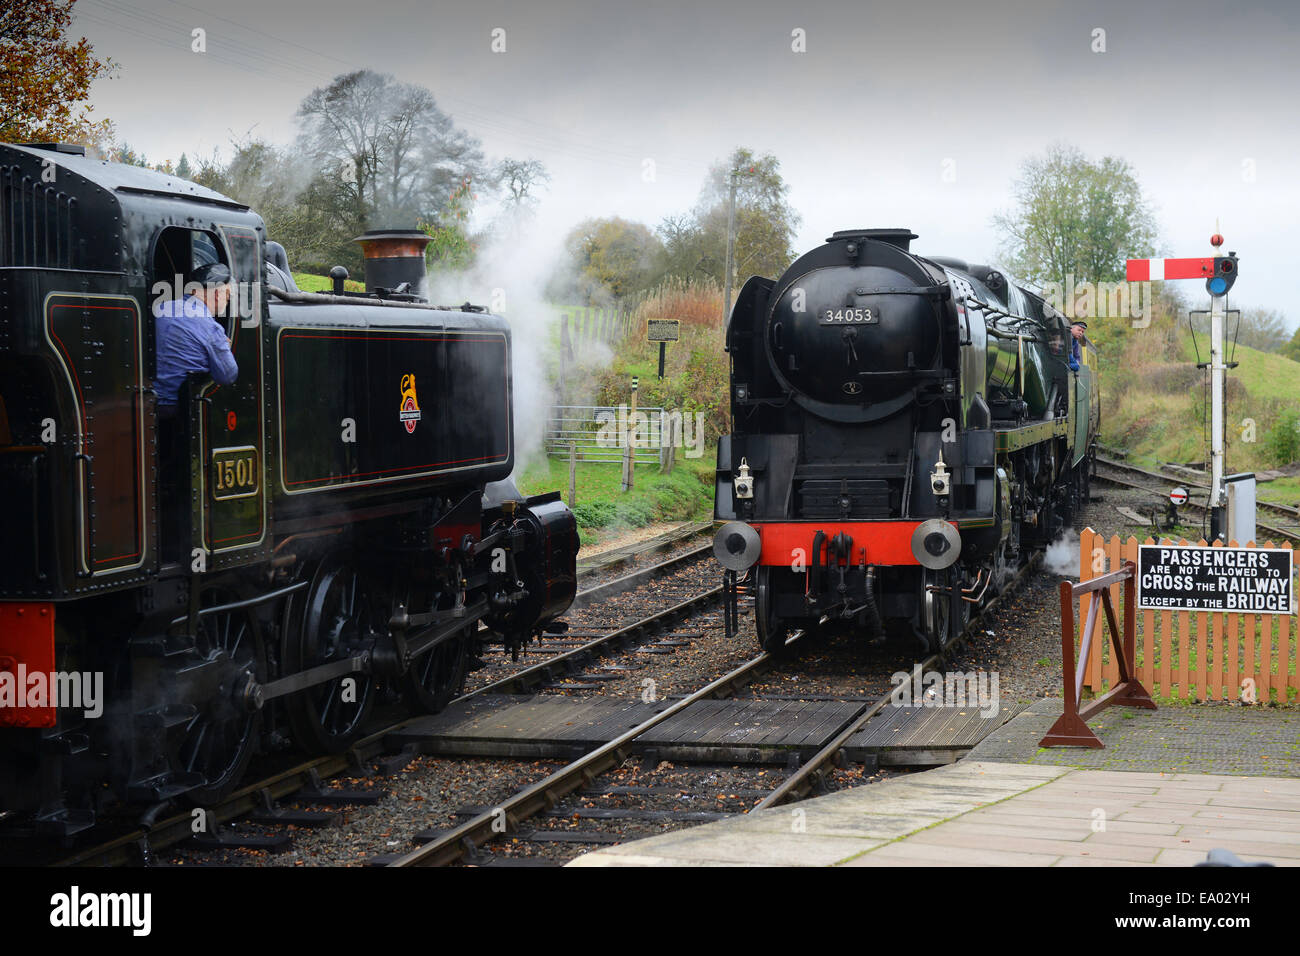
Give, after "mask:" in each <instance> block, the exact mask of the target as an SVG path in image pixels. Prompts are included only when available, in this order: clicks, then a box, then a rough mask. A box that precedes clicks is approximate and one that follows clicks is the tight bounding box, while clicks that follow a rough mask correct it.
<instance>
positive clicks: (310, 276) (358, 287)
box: [293, 272, 366, 292]
mask: <svg viewBox="0 0 1300 956" xmlns="http://www.w3.org/2000/svg"><path fill="white" fill-rule="evenodd" d="M293 281H294V282H296V283H298V288H299V289H301V290H302V291H303V292H332V291H333V290H334V280H333V279H331V278H330V277H329V276H318V275H315V274H314V273H311V272H295V273H294V274H293ZM343 288H344V289H346V290H347V291H348V292H365V291H366V284H365V283H364V282H358V281H357V280H356V279H344V280H343Z"/></svg>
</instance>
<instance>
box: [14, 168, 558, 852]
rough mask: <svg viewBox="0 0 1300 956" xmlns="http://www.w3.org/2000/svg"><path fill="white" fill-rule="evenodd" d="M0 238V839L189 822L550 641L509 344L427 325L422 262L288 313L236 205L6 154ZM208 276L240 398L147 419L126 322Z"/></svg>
mask: <svg viewBox="0 0 1300 956" xmlns="http://www.w3.org/2000/svg"><path fill="white" fill-rule="evenodd" d="M0 230H2V231H0V500H2V501H3V503H4V517H3V519H0V528H2V529H3V530H2V531H0V535H2V538H3V541H2V542H0V810H3V811H6V812H8V813H9V814H10V815H12V816H15V817H17V818H20V819H23V820H27V821H29V822H30V824H31V826H32V828H33V829H34V830H36V831H38V832H43V833H50V834H55V835H59V836H65V837H66V836H68V835H71V834H73V833H76V832H77V831H79V830H82V829H85V828H86V827H89V826H91V825H92V824H93V823H94V821H95V819H96V813H97V812H102V810H103V807H104V806H105V805H106V804H108V803H119V802H122V801H127V802H139V803H147V804H155V805H156V804H159V803H161V802H163V801H169V800H172V799H175V798H183V799H186V800H190V801H193V802H196V803H199V804H203V803H206V802H209V801H214V800H217V799H219V798H221V797H222V796H223V795H224V794H226V793H228V792H229V791H230V790H231V789H232V788H233V787H234V786H235V785H236V784H237V783H238V781H239V779H240V777H241V775H242V773H243V772H244V770H245V768H246V765H247V764H248V761H249V760H250V758H251V757H252V756H253V755H254V754H255V753H257V752H259V751H266V750H273V749H280V748H285V747H288V746H290V745H291V744H295V743H296V744H297V745H298V746H300V747H302V748H305V749H307V750H309V751H315V752H340V751H343V750H344V749H346V748H347V747H349V746H350V745H351V744H352V743H353V742H354V741H355V740H356V739H357V738H358V736H359V735H360V734H361V733H362V730H363V728H364V727H365V725H366V718H367V715H368V714H369V713H370V712H371V710H372V708H373V707H374V705H375V704H376V703H377V702H379V701H381V700H382V701H384V702H387V703H398V702H401V701H404V702H405V705H406V706H407V707H409V708H412V709H417V710H423V711H436V710H438V709H440V708H442V707H444V706H445V705H446V704H447V702H448V701H449V700H450V699H451V698H452V697H453V696H455V695H456V694H457V693H458V692H459V690H460V688H461V687H462V685H463V681H464V677H465V673H466V669H467V667H468V666H471V664H472V663H473V662H474V661H475V659H476V654H477V653H478V651H479V644H480V643H481V642H483V641H485V640H488V639H491V640H500V641H501V642H503V643H504V644H505V645H506V646H507V647H508V648H517V647H518V645H519V644H521V643H522V642H525V641H528V640H529V639H531V638H532V637H533V636H535V635H536V634H538V633H540V632H541V631H542V630H543V629H561V628H562V627H563V622H557V621H556V618H557V617H558V616H559V615H560V614H562V613H563V612H564V611H565V610H566V609H567V608H568V606H569V604H570V602H571V600H572V598H573V595H574V591H575V585H576V574H575V562H576V555H577V548H578V539H577V530H576V525H575V522H574V518H573V515H572V514H571V513H570V512H569V510H568V509H567V508H566V507H565V505H564V504H563V502H562V501H560V498H559V494H558V493H553V494H547V495H541V496H536V497H529V498H525V497H523V496H522V495H520V494H519V493H518V491H517V490H516V489H515V487H514V486H513V485H512V484H511V482H510V481H509V476H510V474H511V472H512V470H513V467H514V454H515V446H514V431H513V428H514V425H513V406H512V391H511V389H512V385H511V372H510V369H511V336H510V329H509V326H508V325H507V323H506V321H505V320H504V319H502V318H500V317H498V316H495V315H491V314H488V313H487V312H486V311H485V310H483V309H481V308H477V307H474V306H470V305H468V304H467V305H465V306H461V307H455V308H446V307H438V306H432V305H430V304H429V303H428V301H427V300H426V297H425V295H424V283H425V281H426V280H425V267H424V258H423V253H422V250H423V242H425V241H427V239H425V238H424V237H422V236H421V235H420V234H419V233H405V232H400V231H399V232H395V233H376V234H367V236H365V237H363V240H364V241H363V245H364V247H365V255H366V257H367V269H366V278H367V283H368V284H367V291H366V292H365V293H351V292H345V291H344V284H343V278H344V277H345V275H346V270H344V269H342V268H341V267H336V268H335V270H334V290H333V292H332V293H330V294H316V293H307V292H302V291H300V290H299V289H298V288H297V286H296V285H295V283H294V280H293V279H292V277H291V274H290V273H289V271H288V262H287V260H286V259H285V257H284V255H283V250H282V249H281V248H279V247H278V244H275V243H272V242H268V241H267V238H266V235H265V229H264V226H263V222H262V220H261V218H260V217H259V216H257V215H256V214H255V213H254V212H253V211H252V210H250V209H249V208H247V207H246V206H244V205H242V204H240V203H238V202H234V201H232V200H230V199H228V198H226V197H225V196H222V195H219V194H217V193H215V192H212V191H210V190H207V189H205V188H203V187H200V186H197V185H195V184H193V183H189V182H184V181H181V180H178V179H177V178H175V177H172V176H167V175H163V174H161V173H157V172H154V171H151V170H147V169H142V168H137V167H131V166H122V165H116V164H110V163H104V162H99V161H94V160H91V159H88V158H87V157H86V156H85V155H84V151H82V150H81V149H80V148H77V147H66V146H14V145H0ZM213 261H217V262H221V263H223V264H225V265H227V266H228V267H229V269H230V271H231V273H232V275H233V286H234V290H233V293H232V295H231V302H232V306H231V308H230V309H229V310H228V311H229V312H230V315H229V316H227V317H225V319H224V321H225V327H226V332H227V334H228V336H229V338H230V341H231V348H232V351H233V354H234V357H235V359H236V361H237V362H238V365H239V369H240V372H239V376H238V379H237V381H236V382H235V383H234V384H233V385H229V386H218V385H217V384H215V383H214V382H212V381H211V380H209V379H207V378H206V377H203V376H192V377H191V379H190V380H189V381H187V382H186V383H185V385H184V386H183V388H182V390H181V395H180V400H179V403H178V405H177V406H176V408H177V414H176V415H175V418H174V420H169V418H168V416H166V415H162V414H160V406H159V405H158V402H157V396H156V395H155V394H154V391H153V383H154V378H155V371H156V366H155V361H156V360H155V349H156V342H155V338H154V335H155V332H154V321H153V315H154V312H153V311H152V306H153V303H154V301H155V300H156V299H158V298H159V297H161V296H171V297H177V298H178V297H179V295H180V293H179V290H178V289H177V288H173V286H172V283H173V280H174V279H175V280H176V282H177V284H179V281H180V280H181V278H182V277H184V276H186V275H188V274H189V273H190V272H191V270H193V269H194V268H195V267H197V266H200V265H202V264H204V263H208V262H213Z"/></svg>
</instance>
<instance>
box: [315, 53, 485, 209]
mask: <svg viewBox="0 0 1300 956" xmlns="http://www.w3.org/2000/svg"><path fill="white" fill-rule="evenodd" d="M298 118H299V120H300V121H301V123H302V126H303V132H302V140H301V142H302V146H303V148H304V149H305V151H306V152H307V153H308V154H309V155H310V156H311V157H312V159H313V161H314V162H315V163H316V165H317V167H318V168H319V169H321V170H322V171H324V172H329V173H332V174H333V175H335V176H337V177H338V178H339V179H340V180H341V181H342V183H343V184H344V191H345V192H346V193H347V194H348V195H350V196H351V197H352V201H353V205H354V212H355V216H356V218H357V219H358V221H360V222H362V223H366V224H370V225H380V226H395V225H408V226H409V225H414V224H415V223H416V222H417V221H418V220H422V219H423V220H427V221H432V220H436V219H437V218H438V216H439V213H440V212H441V211H442V209H443V207H444V206H445V205H446V203H447V201H448V200H449V199H450V197H451V194H452V192H453V191H454V190H455V189H456V188H457V186H458V185H460V184H461V183H463V182H464V181H465V180H466V179H467V178H468V179H471V180H473V179H476V178H478V177H479V176H480V174H481V173H482V168H483V153H482V151H481V149H480V147H479V142H478V140H476V139H475V138H474V137H472V136H470V135H469V134H468V133H466V132H465V131H464V130H461V129H459V128H458V127H457V126H456V125H455V124H454V123H453V122H452V120H451V118H450V117H449V116H447V114H445V113H444V112H442V110H440V109H439V108H438V105H437V103H436V102H435V100H434V97H433V94H432V93H431V92H429V90H427V89H425V88H424V87H420V86H415V85H412V84H406V83H398V82H397V81H396V80H395V79H393V77H391V76H389V75H387V74H382V73H376V72H374V71H372V70H357V71H355V72H353V73H346V74H343V75H341V76H338V77H336V78H335V79H334V81H333V82H332V83H330V85H329V86H326V87H320V88H317V89H315V90H312V92H311V93H310V94H308V96H307V98H306V99H304V100H303V101H302V105H301V106H299V108H298Z"/></svg>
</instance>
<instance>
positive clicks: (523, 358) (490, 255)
mask: <svg viewBox="0 0 1300 956" xmlns="http://www.w3.org/2000/svg"><path fill="white" fill-rule="evenodd" d="M503 219H505V217H503ZM562 235H563V234H562V233H561V232H559V231H558V230H548V229H545V228H543V227H542V226H540V225H539V223H538V220H537V219H535V218H532V217H529V216H515V217H512V218H510V219H508V220H505V221H504V222H502V221H500V220H499V221H498V222H497V223H496V224H495V228H493V229H492V230H491V231H490V232H489V233H488V234H487V235H486V236H485V237H484V238H483V240H482V244H481V245H480V247H479V249H478V252H477V256H476V258H475V262H474V265H473V266H472V267H470V268H469V269H467V270H464V271H461V272H449V271H446V270H442V269H439V268H438V267H437V266H435V267H434V268H433V269H432V270H431V271H430V274H429V298H430V301H431V302H434V303H436V304H439V305H460V304H461V303H464V302H471V303H473V304H474V305H482V306H486V307H487V309H488V311H490V312H495V313H497V314H498V315H502V316H504V317H505V318H506V319H507V320H509V322H510V340H511V345H510V347H511V356H512V365H513V368H512V374H513V386H514V414H515V474H516V475H517V474H518V473H519V472H520V471H522V470H523V469H524V468H525V467H526V466H527V465H528V464H529V463H530V462H531V461H532V460H534V459H535V458H536V456H537V455H539V454H540V453H541V452H542V441H543V438H544V436H545V429H546V418H547V414H548V412H549V410H550V406H551V405H552V403H553V402H554V401H555V395H554V390H553V388H552V386H551V384H550V382H549V381H548V380H547V376H546V357H547V355H548V354H549V352H550V350H551V349H552V341H553V334H554V333H553V329H554V327H555V326H556V324H557V323H558V322H559V313H558V312H557V311H556V310H555V309H554V308H553V307H552V306H551V305H549V304H548V303H547V301H546V296H545V291H544V290H545V289H546V285H547V282H548V280H549V279H550V278H551V276H552V274H553V272H554V270H555V269H556V267H557V265H558V263H559V261H560V256H561V253H562V249H563V241H562V238H561V237H562ZM467 411H469V410H467Z"/></svg>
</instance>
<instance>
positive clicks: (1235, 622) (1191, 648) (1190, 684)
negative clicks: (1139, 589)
mask: <svg viewBox="0 0 1300 956" xmlns="http://www.w3.org/2000/svg"><path fill="white" fill-rule="evenodd" d="M1161 543H1163V544H1171V545H1172V544H1177V545H1200V546H1205V545H1206V542H1204V541H1187V540H1186V539H1183V540H1179V541H1171V540H1167V539H1166V540H1163V541H1159V542H1158V541H1155V540H1152V539H1151V538H1147V539H1146V540H1145V541H1138V540H1137V539H1136V538H1132V537H1130V538H1128V539H1127V540H1126V541H1124V540H1121V539H1120V538H1119V537H1118V536H1115V537H1112V538H1109V539H1107V538H1104V537H1102V536H1101V535H1099V534H1097V533H1096V532H1094V531H1093V530H1092V529H1091V528H1088V529H1085V530H1084V531H1083V533H1082V534H1081V535H1080V539H1079V580H1080V582H1081V583H1082V582H1086V581H1090V580H1093V579H1095V578H1097V577H1098V576H1100V575H1103V574H1106V573H1108V570H1109V569H1116V568H1119V567H1120V566H1121V565H1122V564H1123V563H1124V562H1125V561H1133V562H1136V561H1137V557H1138V547H1139V545H1141V544H1161ZM1214 546H1215V547H1219V546H1220V545H1218V544H1217V543H1216V544H1215V545H1214ZM1230 546H1231V547H1237V544H1236V542H1230ZM1256 546H1258V547H1265V548H1284V549H1288V550H1289V549H1290V548H1291V545H1290V544H1287V543H1283V544H1273V543H1271V542H1265V543H1263V544H1260V545H1256V543H1255V542H1251V543H1250V544H1248V545H1247V547H1256ZM1110 593H1111V598H1112V601H1115V602H1117V606H1118V603H1122V596H1121V594H1120V588H1119V586H1118V585H1117V584H1113V585H1111V586H1110ZM1134 599H1135V600H1136V595H1135V596H1134ZM1094 600H1095V595H1094V594H1087V593H1085V594H1083V596H1082V597H1081V598H1080V606H1079V614H1080V616H1081V617H1082V616H1083V615H1085V614H1087V612H1088V606H1089V604H1090V603H1091V602H1093V601H1094ZM1134 609H1135V612H1136V614H1137V634H1138V640H1137V671H1136V676H1137V677H1138V679H1139V680H1141V681H1142V683H1143V685H1144V686H1145V687H1147V688H1148V689H1149V690H1150V691H1151V692H1152V693H1153V694H1155V695H1157V696H1158V697H1159V698H1163V699H1168V700H1179V701H1223V700H1228V701H1241V702H1242V703H1244V704H1253V703H1287V702H1288V700H1289V701H1292V702H1295V701H1296V700H1297V699H1300V673H1297V664H1296V657H1297V643H1298V641H1297V637H1298V636H1300V628H1297V627H1296V624H1295V622H1294V620H1293V618H1292V615H1287V614H1248V613H1245V612H1231V613H1229V612H1206V611H1153V610H1149V609H1144V610H1137V609H1136V604H1135V605H1134ZM1126 613H1127V611H1126ZM1081 668H1082V672H1083V674H1084V680H1083V684H1082V687H1083V688H1084V689H1087V690H1091V691H1093V692H1094V693H1100V692H1102V691H1103V690H1104V689H1105V688H1107V687H1113V686H1114V685H1115V683H1116V681H1117V680H1118V677H1119V669H1118V658H1117V655H1116V651H1115V648H1114V645H1113V643H1112V642H1111V640H1109V639H1107V638H1103V640H1101V641H1098V642H1097V643H1095V644H1094V645H1093V647H1092V649H1091V652H1090V653H1089V655H1088V660H1087V662H1086V664H1081Z"/></svg>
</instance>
